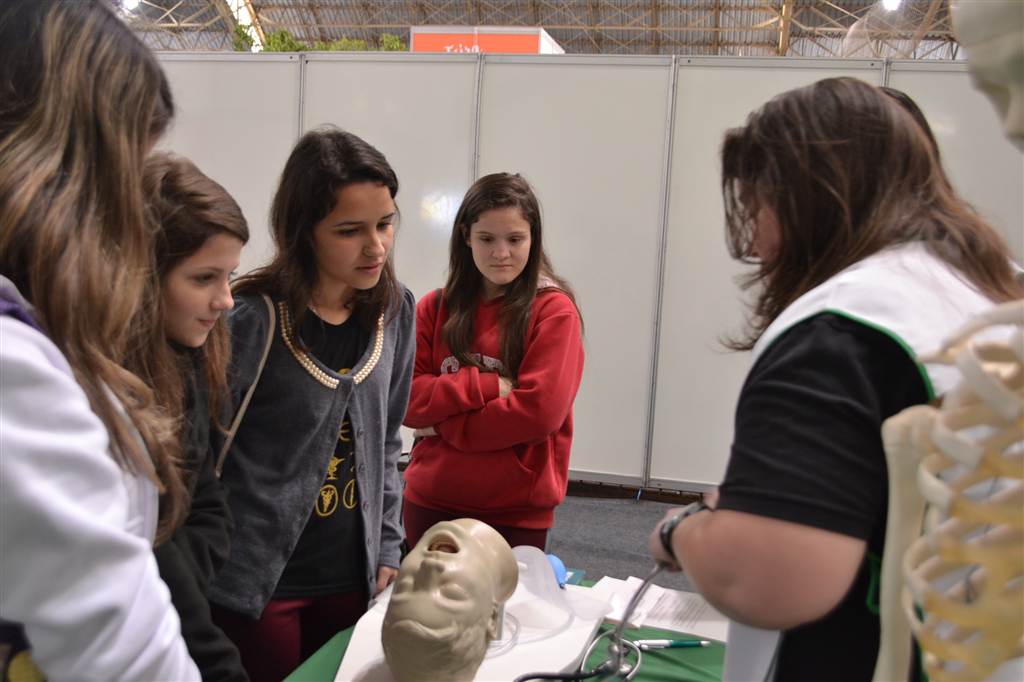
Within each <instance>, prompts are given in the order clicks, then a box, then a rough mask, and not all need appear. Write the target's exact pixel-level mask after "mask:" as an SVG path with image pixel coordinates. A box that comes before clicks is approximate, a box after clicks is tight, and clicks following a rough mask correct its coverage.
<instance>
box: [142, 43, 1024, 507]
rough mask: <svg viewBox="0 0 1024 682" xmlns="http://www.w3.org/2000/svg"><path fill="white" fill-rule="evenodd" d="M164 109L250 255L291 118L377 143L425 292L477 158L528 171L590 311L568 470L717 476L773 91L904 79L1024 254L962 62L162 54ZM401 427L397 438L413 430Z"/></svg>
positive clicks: (1021, 172)
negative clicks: (744, 249)
mask: <svg viewBox="0 0 1024 682" xmlns="http://www.w3.org/2000/svg"><path fill="white" fill-rule="evenodd" d="M160 60H161V63H162V64H163V66H164V68H165V70H166V71H167V74H168V76H169V78H170V81H171V87H172V90H173V92H174V96H175V100H176V104H177V116H176V118H175V122H174V124H173V128H172V129H171V131H170V133H169V135H168V136H167V137H166V138H165V139H164V141H163V142H162V143H161V146H163V147H167V148H170V149H173V150H175V151H177V152H179V153H181V154H184V155H186V156H189V157H191V158H192V159H193V160H195V161H196V163H197V164H198V165H199V167H200V168H201V169H203V170H204V171H205V172H207V173H208V174H209V175H210V176H211V177H213V178H214V179H216V180H217V181H219V182H220V183H221V184H223V185H224V186H225V187H226V188H227V189H228V190H229V191H230V192H231V193H232V194H233V195H234V196H235V198H236V199H238V201H239V204H241V206H242V209H243V211H244V212H245V215H246V218H247V219H248V220H249V224H250V227H251V230H252V240H251V242H250V245H249V246H248V247H246V250H245V251H244V253H243V256H242V266H241V269H242V270H243V271H244V270H248V269H251V268H252V267H254V266H256V265H258V264H260V263H261V262H263V261H264V260H265V258H266V257H267V256H268V255H269V254H270V252H271V241H270V237H269V233H268V232H267V213H268V209H269V206H270V202H271V199H272V197H273V193H274V190H275V187H276V184H277V180H278V177H279V175H280V172H281V169H282V168H283V166H284V162H285V160H286V158H287V156H288V154H289V152H290V151H291V148H292V147H293V145H294V143H295V141H296V139H297V138H298V136H299V135H300V134H301V133H302V132H303V131H305V130H308V129H310V128H312V127H315V126H317V125H320V124H322V123H333V124H335V125H338V126H339V127H342V128H344V129H347V130H349V131H351V132H353V133H355V134H357V135H359V136H361V137H363V138H364V139H366V140H367V141H368V142H370V143H371V144H373V145H375V146H376V147H378V148H379V149H380V150H381V151H382V152H383V153H384V154H385V155H386V156H387V157H388V159H389V161H390V162H391V164H392V165H393V166H394V167H395V170H396V172H397V174H398V178H399V182H400V185H401V189H400V191H399V195H398V205H399V208H400V210H401V213H402V219H401V223H400V230H399V235H398V241H397V245H396V247H395V263H396V268H397V271H398V275H399V277H400V279H402V280H403V281H404V282H405V283H406V284H407V285H408V286H409V287H410V288H411V289H412V290H413V292H414V293H415V294H416V295H417V296H418V297H419V296H422V295H423V294H425V293H427V292H428V291H430V290H431V289H433V288H435V287H439V286H441V285H442V284H443V282H444V275H445V270H446V267H447V249H448V239H449V235H450V231H451V223H452V220H453V218H454V215H455V211H456V209H457V208H458V204H459V202H460V201H461V198H462V195H463V194H464V193H465V190H466V188H467V187H468V186H469V185H470V184H471V182H472V181H473V180H474V178H475V177H478V176H479V175H482V174H485V173H489V172H493V171H498V170H510V171H519V172H521V173H523V174H524V175H525V176H526V177H527V178H528V179H529V180H530V182H531V183H532V184H533V186H534V188H535V189H536V191H537V194H538V196H539V197H540V200H541V204H542V209H543V214H544V227H545V242H546V245H547V247H548V251H549V255H550V256H551V257H552V259H553V261H554V264H555V266H556V268H557V269H558V271H559V272H560V273H561V274H562V275H564V276H565V277H566V278H567V279H568V280H569V281H570V282H571V283H572V284H573V285H574V286H575V288H576V290H577V293H578V294H579V300H580V305H581V307H582V310H583V316H584V320H585V323H586V338H585V345H586V351H587V363H586V371H585V374H584V380H583V387H582V389H581V392H580V395H579V398H578V400H577V403H576V438H575V442H574V444H573V454H572V459H571V463H570V470H571V475H572V477H573V478H576V479H585V480H598V481H622V482H630V483H642V484H645V485H646V484H648V483H653V484H655V485H661V486H664V487H670V488H683V489H700V488H703V487H707V486H709V485H713V484H716V483H718V482H719V480H720V479H721V476H722V473H723V472H724V469H725V466H726V463H727V460H728V456H729V446H730V443H731V440H732V430H733V412H734V408H735V402H736V397H737V396H738V394H739V390H740V385H741V382H742V381H743V378H744V376H745V374H746V371H747V368H748V362H749V361H748V358H747V355H746V354H731V353H727V352H725V351H724V350H723V349H722V347H721V345H720V344H719V339H720V338H721V337H722V336H723V335H724V334H728V333H729V332H730V331H732V332H735V331H738V330H739V329H740V325H741V322H742V319H743V312H744V310H743V307H742V306H741V304H740V293H739V289H738V288H737V286H736V283H735V281H734V278H735V276H736V275H737V274H739V272H740V270H739V268H738V266H737V265H736V264H735V263H733V262H732V261H731V260H730V258H729V256H728V254H727V251H726V246H725V237H724V225H723V222H724V221H723V210H722V200H721V188H720V178H719V160H718V149H719V145H720V144H721V139H722V134H723V133H724V131H725V130H726V128H729V127H732V126H736V125H741V124H742V123H743V121H744V119H745V118H746V116H747V114H748V113H749V112H750V111H752V110H753V109H755V108H757V107H759V106H761V105H762V104H764V102H766V101H767V100H768V99H769V98H771V97H772V96H774V95H776V94H778V93H781V92H784V91H785V90H788V89H791V88H794V87H798V86H801V85H806V84H809V83H811V82H813V81H815V80H818V79H821V78H826V77H830V76H839V75H850V76H855V77H860V78H863V79H864V80H866V81H868V82H871V83H876V84H878V83H881V82H883V75H885V76H886V78H887V82H888V84H890V85H892V86H893V87H896V88H899V89H901V90H904V91H906V92H907V93H908V94H909V95H910V96H911V97H913V98H914V99H915V100H917V102H918V103H919V104H920V106H921V108H922V110H923V111H924V113H925V115H926V116H927V117H928V119H929V121H930V122H931V125H932V127H933V128H934V130H935V134H936V137H937V138H938V142H939V145H940V147H941V150H942V154H943V156H944V162H945V165H946V169H947V171H948V172H949V175H950V176H951V178H952V181H953V183H954V185H956V186H957V188H958V190H959V191H960V192H961V193H962V194H963V195H964V197H965V198H966V199H967V200H968V201H971V202H972V203H973V204H974V205H975V206H977V207H978V208H979V210H981V212H982V213H983V214H984V215H985V216H986V217H987V218H988V219H989V220H991V222H992V223H993V224H994V225H995V226H996V227H997V228H999V229H1000V230H1001V231H1002V233H1003V234H1004V235H1005V236H1006V238H1007V240H1008V241H1009V243H1010V245H1011V248H1012V249H1013V250H1014V253H1015V254H1016V255H1017V256H1018V257H1019V258H1021V259H1022V260H1024V192H1022V190H1021V187H1022V186H1024V157H1022V156H1021V154H1020V153H1019V152H1018V151H1017V150H1016V149H1014V148H1013V147H1012V146H1011V145H1010V144H1009V143H1008V142H1006V141H1005V139H1004V138H1003V136H1002V133H1001V131H1000V130H999V127H998V123H997V120H996V116H995V114H994V113H993V111H992V107H991V105H990V104H989V102H988V101H987V100H986V99H985V98H984V97H983V96H982V95H981V94H980V93H978V92H977V91H975V90H974V89H973V88H972V87H971V84H970V80H969V77H968V74H967V73H966V70H965V66H964V65H963V64H962V63H948V62H942V63H939V62H935V63H922V62H895V63H892V64H888V65H886V64H883V63H882V62H879V61H856V60H808V59H779V58H757V59H754V58H747V59H739V58H713V57H712V58H686V57H678V58H672V57H624V56H623V57H620V56H584V55H557V56H537V55H532V56H501V55H428V54H419V55H416V54H385V53H361V54H337V53H311V54H264V55H249V54H183V53H162V54H161V55H160ZM407 444H408V441H407Z"/></svg>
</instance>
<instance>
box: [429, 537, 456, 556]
mask: <svg viewBox="0 0 1024 682" xmlns="http://www.w3.org/2000/svg"><path fill="white" fill-rule="evenodd" d="M427 551H428V552H444V553H446V554H458V553H459V546H458V545H457V544H455V541H454V540H452V539H450V538H448V537H444V536H442V537H439V538H437V539H435V540H434V541H433V542H431V543H430V544H429V545H427Z"/></svg>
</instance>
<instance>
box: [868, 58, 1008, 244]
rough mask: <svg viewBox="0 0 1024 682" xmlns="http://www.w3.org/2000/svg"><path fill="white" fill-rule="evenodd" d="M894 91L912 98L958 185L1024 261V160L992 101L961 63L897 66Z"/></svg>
mask: <svg viewBox="0 0 1024 682" xmlns="http://www.w3.org/2000/svg"><path fill="white" fill-rule="evenodd" d="M888 84H889V85H890V86H892V87H894V88H897V89H899V90H902V91H904V92H905V93H907V94H908V95H910V96H911V97H912V98H913V99H914V100H915V101H916V102H917V104H918V106H920V107H921V110H922V111H923V112H924V114H925V118H927V119H928V125H930V126H931V128H932V132H934V133H935V140H936V142H938V144H939V151H940V152H941V154H942V161H943V165H944V166H945V167H946V172H947V173H948V174H949V177H950V180H951V181H952V182H953V186H954V187H956V189H957V191H958V192H960V194H961V195H963V197H964V198H965V199H967V201H969V202H971V203H972V204H973V205H974V207H975V208H977V209H978V210H979V211H980V212H981V214H982V215H983V216H985V218H986V219H987V220H988V221H989V222H990V223H992V225H993V226H994V227H996V228H997V229H998V230H999V231H1000V233H1001V234H1002V235H1003V237H1004V238H1005V239H1006V241H1007V243H1008V244H1009V246H1010V250H1011V251H1012V252H1013V254H1014V256H1015V257H1016V258H1017V261H1018V262H1024V155H1022V154H1021V152H1020V150H1019V149H1017V148H1016V147H1014V146H1013V145H1012V144H1010V143H1009V142H1008V141H1007V139H1006V137H1005V136H1004V135H1003V131H1002V125H1001V123H1000V121H999V118H998V116H997V114H996V110H995V108H994V107H993V106H992V103H991V102H990V101H989V99H988V98H987V97H986V96H985V95H984V94H982V93H981V92H979V91H978V90H975V89H974V86H973V85H971V78H970V74H968V72H967V65H966V64H963V63H957V62H903V61H901V62H893V63H892V64H891V65H890V67H889V83H888Z"/></svg>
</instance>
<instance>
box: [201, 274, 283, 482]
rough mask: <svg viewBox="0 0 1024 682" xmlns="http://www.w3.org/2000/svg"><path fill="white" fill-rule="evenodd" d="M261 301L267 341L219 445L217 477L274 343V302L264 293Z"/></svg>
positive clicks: (216, 467)
mask: <svg viewBox="0 0 1024 682" xmlns="http://www.w3.org/2000/svg"><path fill="white" fill-rule="evenodd" d="M263 302H264V303H265V304H266V305H267V314H268V320H269V323H268V324H267V342H266V344H264V346H263V355H261V356H260V364H259V366H258V367H257V368H256V376H255V377H254V378H253V380H252V384H250V385H249V390H248V391H246V392H245V397H244V398H242V404H241V405H239V406H238V412H236V413H235V418H234V420H232V422H231V428H230V429H228V432H227V434H226V436H225V438H224V445H223V446H221V449H220V454H218V455H217V464H216V466H215V471H216V472H217V478H220V474H221V472H222V471H223V470H224V460H225V459H227V456H228V450H230V449H231V444H232V443H233V442H234V441H235V434H236V433H238V427H239V426H240V425H241V423H242V417H244V416H245V410H246V409H247V408H248V407H249V401H250V400H252V394H253V393H255V392H256V384H258V383H260V375H262V374H263V367H264V366H265V365H266V364H267V356H268V355H270V347H271V346H272V345H273V344H274V332H275V331H276V329H277V315H276V313H275V311H274V303H273V301H271V300H270V297H269V296H267V295H266V294H263Z"/></svg>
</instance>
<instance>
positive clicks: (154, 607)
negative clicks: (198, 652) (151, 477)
mask: <svg viewBox="0 0 1024 682" xmlns="http://www.w3.org/2000/svg"><path fill="white" fill-rule="evenodd" d="M0 292H2V293H3V294H4V295H5V297H6V298H9V299H17V300H19V302H21V303H22V304H23V305H26V304H25V302H24V299H21V297H20V295H18V293H17V290H16V289H15V288H14V287H13V285H12V284H11V282H10V281H9V280H7V279H6V278H3V277H0ZM108 448H109V439H108V435H107V431H106V429H105V428H104V426H103V423H102V422H101V421H100V419H99V418H98V417H97V416H96V415H95V414H94V413H93V412H92V410H91V409H90V408H89V402H88V399H87V398H86V396H85V393H84V392H83V391H82V389H81V388H80V387H79V386H78V384H77V383H76V382H75V379H74V376H73V374H72V372H71V368H70V366H69V365H68V363H67V360H66V359H65V358H64V356H63V355H62V354H61V352H60V351H59V350H58V349H57V347H56V346H55V345H54V344H53V343H51V342H50V340H49V339H48V338H46V336H44V335H43V334H41V333H39V332H38V331H36V330H35V329H33V328H31V327H29V326H28V325H27V324H24V323H23V322H20V321H17V320H14V319H12V318H10V317H7V316H0V619H3V620H5V621H12V622H15V623H19V624H21V625H22V626H24V628H25V634H26V637H27V639H28V641H29V644H30V645H31V647H32V658H33V659H34V660H35V662H36V664H37V665H38V666H39V667H40V669H41V670H42V671H43V673H44V674H45V675H46V676H47V677H48V678H49V679H50V680H69V679H74V680H174V681H179V680H198V679H200V676H199V671H198V670H197V668H196V666H195V663H193V662H192V659H191V658H189V655H188V651H187V650H186V648H185V642H184V640H183V639H182V637H181V628H180V624H179V621H178V614H177V613H176V612H175V610H174V608H173V607H172V606H171V601H170V594H169V593H168V591H167V587H166V586H165V585H164V583H163V581H161V580H160V576H159V574H158V572H157V566H156V561H155V560H154V558H153V552H152V541H153V536H154V532H155V529H156V516H157V491H156V488H155V486H153V484H152V483H151V482H150V481H148V480H147V479H145V478H142V477H136V476H133V475H131V474H127V473H125V472H124V471H123V470H122V469H121V468H120V467H119V466H118V465H117V463H116V462H115V461H114V460H113V458H112V457H111V455H110V453H109V452H108Z"/></svg>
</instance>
